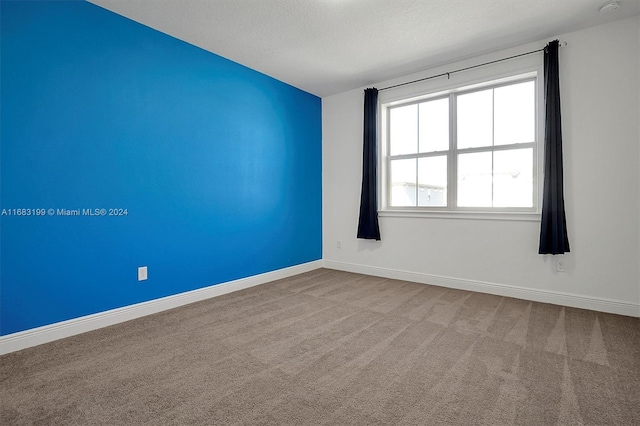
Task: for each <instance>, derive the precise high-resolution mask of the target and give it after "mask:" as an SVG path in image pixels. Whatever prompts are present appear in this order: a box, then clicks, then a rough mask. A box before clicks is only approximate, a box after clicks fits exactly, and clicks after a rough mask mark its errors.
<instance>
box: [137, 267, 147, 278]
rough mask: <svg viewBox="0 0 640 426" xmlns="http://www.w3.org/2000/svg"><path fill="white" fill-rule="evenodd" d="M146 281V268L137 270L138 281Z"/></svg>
mask: <svg viewBox="0 0 640 426" xmlns="http://www.w3.org/2000/svg"><path fill="white" fill-rule="evenodd" d="M146 279H147V267H146V266H141V267H139V268H138V281H145V280H146Z"/></svg>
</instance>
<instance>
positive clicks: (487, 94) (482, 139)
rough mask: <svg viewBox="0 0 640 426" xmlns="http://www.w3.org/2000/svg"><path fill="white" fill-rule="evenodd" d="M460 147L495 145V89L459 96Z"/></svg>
mask: <svg viewBox="0 0 640 426" xmlns="http://www.w3.org/2000/svg"><path fill="white" fill-rule="evenodd" d="M457 102H458V108H457V109H458V125H457V129H458V148H459V149H464V148H472V147H480V146H491V145H493V89H489V90H482V91H480V92H473V93H468V94H466V95H460V96H458V97H457Z"/></svg>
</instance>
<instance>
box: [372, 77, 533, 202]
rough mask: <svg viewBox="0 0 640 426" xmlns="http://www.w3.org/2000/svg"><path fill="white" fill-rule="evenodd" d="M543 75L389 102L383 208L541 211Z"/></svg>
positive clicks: (385, 108)
mask: <svg viewBox="0 0 640 426" xmlns="http://www.w3.org/2000/svg"><path fill="white" fill-rule="evenodd" d="M537 93H538V92H537V77H536V74H535V73H529V74H525V75H520V76H516V77H510V78H508V79H503V80H499V81H491V82H487V83H482V84H476V85H474V86H467V87H462V88H453V89H449V90H448V91H446V92H440V93H438V94H436V95H428V94H427V95H425V96H422V97H420V98H417V99H416V98H415V97H414V98H413V99H412V100H402V99H400V100H397V101H394V102H392V103H387V104H383V105H382V114H381V116H382V117H383V120H385V122H384V123H383V126H382V128H383V129H384V130H383V139H382V140H383V141H384V147H383V149H382V150H381V152H382V155H383V157H382V166H383V173H382V176H383V185H382V186H383V188H384V194H383V197H382V199H383V200H384V201H383V204H384V206H383V210H396V211H402V210H410V211H414V212H415V211H427V212H428V211H441V212H449V211H461V212H465V211H466V212H494V213H495V212H507V213H518V212H520V213H527V212H529V213H532V212H533V213H535V212H536V211H537V204H538V202H537V198H538V197H537V193H538V181H537V175H538V157H539V156H538V138H537V134H538V130H537V123H538V122H539V120H538V117H537V116H538V114H539V112H538V108H537V105H538V104H537V97H538V96H537Z"/></svg>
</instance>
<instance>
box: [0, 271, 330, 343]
mask: <svg viewBox="0 0 640 426" xmlns="http://www.w3.org/2000/svg"><path fill="white" fill-rule="evenodd" d="M321 267H322V261H321V260H317V261H314V262H308V263H303V264H301V265H296V266H291V267H289V268H284V269H278V270H277V271H272V272H266V273H264V274H260V275H254V276H252V277H247V278H241V279H239V280H234V281H229V282H226V283H221V284H216V285H212V286H209V287H205V288H201V289H197V290H192V291H187V292H185V293H180V294H176V295H173V296H167V297H163V298H160V299H155V300H150V301H148V302H142V303H137V304H135V305H129V306H124V307H122V308H117V309H112V310H109V311H104V312H99V313H97V314H92V315H87V316H84V317H80V318H74V319H70V320H67V321H62V322H58V323H55V324H50V325H45V326H42V327H37V328H32V329H30V330H25V331H20V332H18V333H12V334H8V335H6V336H0V355H3V354H6V353H9V352H15V351H19V350H21V349H26V348H29V347H31V346H36V345H41V344H43V343H48V342H52V341H54V340H58V339H62V338H64V337H69V336H73V335H76V334H80V333H84V332H87V331H91V330H97V329H99V328H102V327H107V326H110V325H113V324H118V323H121V322H124V321H129V320H132V319H135V318H140V317H143V316H146V315H151V314H155V313H157V312H161V311H165V310H167V309H173V308H177V307H179V306H182V305H187V304H189V303H193V302H198V301H200V300H205V299H209V298H211V297H216V296H221V295H223V294H227V293H231V292H233V291H238V290H242V289H245V288H249V287H253V286H256V285H260V284H264V283H267V282H270V281H275V280H279V279H282V278H287V277H291V276H294V275H297V274H301V273H304V272H309V271H313V270H314V269H318V268H321Z"/></svg>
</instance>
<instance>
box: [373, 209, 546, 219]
mask: <svg viewBox="0 0 640 426" xmlns="http://www.w3.org/2000/svg"><path fill="white" fill-rule="evenodd" d="M378 217H412V218H432V219H466V220H501V221H507V220H508V221H522V222H540V220H541V217H542V215H541V214H540V213H514V212H509V213H499V212H472V211H468V212H467V211H461V210H455V211H452V210H447V211H442V212H438V211H419V210H411V209H404V210H400V209H398V210H379V211H378Z"/></svg>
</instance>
